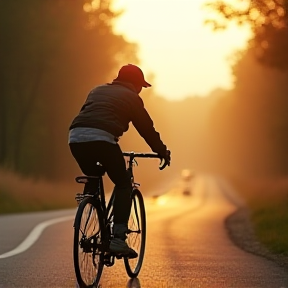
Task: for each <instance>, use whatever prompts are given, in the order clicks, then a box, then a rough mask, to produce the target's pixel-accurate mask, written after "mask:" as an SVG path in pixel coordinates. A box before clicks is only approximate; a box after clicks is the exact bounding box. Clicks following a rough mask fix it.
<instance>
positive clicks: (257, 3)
mask: <svg viewBox="0 0 288 288" xmlns="http://www.w3.org/2000/svg"><path fill="white" fill-rule="evenodd" d="M230 3H231V2H230ZM206 5H207V7H209V8H210V9H212V10H214V11H215V12H217V14H218V15H220V16H221V17H220V19H219V18H216V19H215V18H214V19H209V20H207V21H206V23H208V24H211V25H212V27H213V28H214V29H223V28H225V27H227V24H229V23H230V22H231V21H235V22H236V23H237V24H239V25H243V24H249V25H250V27H251V29H252V32H253V36H252V39H251V40H250V48H252V49H253V51H254V54H255V56H256V57H257V59H258V60H259V61H260V62H261V63H262V64H264V65H267V66H270V67H275V68H277V69H280V70H287V69H288V53H287V51H288V17H287V13H288V1H287V0H281V1H278V0H244V1H243V0H238V1H235V3H234V4H229V3H227V1H225V0H224V1H213V2H210V3H207V4H206Z"/></svg>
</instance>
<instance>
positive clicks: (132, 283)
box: [126, 278, 141, 288]
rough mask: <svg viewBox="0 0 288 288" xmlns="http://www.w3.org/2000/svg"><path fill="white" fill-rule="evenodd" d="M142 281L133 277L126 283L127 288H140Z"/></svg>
mask: <svg viewBox="0 0 288 288" xmlns="http://www.w3.org/2000/svg"><path fill="white" fill-rule="evenodd" d="M140 287H141V285H140V281H139V279H138V278H131V279H130V280H129V281H128V282H127V285H126V288H140Z"/></svg>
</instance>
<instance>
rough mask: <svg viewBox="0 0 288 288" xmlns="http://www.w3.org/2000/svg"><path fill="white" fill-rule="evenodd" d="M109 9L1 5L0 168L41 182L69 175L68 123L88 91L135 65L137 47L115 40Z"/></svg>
mask: <svg viewBox="0 0 288 288" xmlns="http://www.w3.org/2000/svg"><path fill="white" fill-rule="evenodd" d="M110 4H111V1H110V0H103V1H95V0H93V1H92V0H90V1H88V0H77V1H70V0H54V1H49V0H43V1H38V0H22V1H20V0H10V1H1V2H0V21H1V28H0V29H1V35H0V37H1V39H0V43H1V46H0V53H1V55H2V56H3V55H4V57H1V63H0V64H1V74H0V76H1V84H0V89H1V90H0V91H1V97H0V115H1V116H0V121H1V122H0V165H2V166H6V167H9V168H11V169H14V170H16V171H18V172H22V173H26V174H27V173H28V174H33V175H41V176H46V177H57V176H56V175H59V171H62V172H63V173H66V171H67V170H69V169H67V166H69V165H67V164H66V165H65V164H64V163H66V158H67V157H68V156H67V155H66V154H68V152H67V151H68V148H67V133H68V127H69V122H70V121H71V119H72V117H73V115H74V114H75V113H76V112H78V109H79V107H80V105H81V103H82V102H83V101H84V97H86V94H87V92H88V89H91V86H92V85H95V84H97V83H101V82H103V81H107V80H108V79H109V78H110V77H111V75H113V72H115V70H116V69H117V68H118V66H119V65H120V64H121V63H122V62H124V61H125V62H126V61H128V60H127V59H129V60H130V61H131V60H133V62H136V61H137V58H136V49H137V46H136V45H134V44H133V43H128V42H127V41H126V40H125V39H124V38H123V36H122V35H116V34H115V33H114V32H113V20H114V19H115V18H116V17H117V16H118V15H119V13H116V12H113V11H112V10H111V8H110ZM65 157H66V158H65ZM62 176H63V175H62Z"/></svg>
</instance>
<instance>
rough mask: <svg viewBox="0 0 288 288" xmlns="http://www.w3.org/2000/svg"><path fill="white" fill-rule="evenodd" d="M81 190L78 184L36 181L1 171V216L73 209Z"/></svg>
mask: <svg viewBox="0 0 288 288" xmlns="http://www.w3.org/2000/svg"><path fill="white" fill-rule="evenodd" d="M71 182H73V181H71ZM77 185H78V186H77ZM79 189H82V187H79V184H77V183H75V184H74V183H60V182H54V183H52V182H48V181H45V180H35V179H32V178H24V177H21V176H19V175H17V174H15V173H12V172H9V171H5V170H1V169H0V214H5V213H18V212H30V211H43V210H55V209H64V208H73V207H76V201H75V200H74V196H75V193H77V192H80V191H79Z"/></svg>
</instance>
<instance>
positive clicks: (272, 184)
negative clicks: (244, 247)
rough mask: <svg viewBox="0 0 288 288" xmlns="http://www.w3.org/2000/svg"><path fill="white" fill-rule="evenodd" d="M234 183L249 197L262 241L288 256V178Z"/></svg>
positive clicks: (272, 249)
mask: <svg viewBox="0 0 288 288" xmlns="http://www.w3.org/2000/svg"><path fill="white" fill-rule="evenodd" d="M232 184H234V186H235V188H236V189H237V191H238V193H239V194H240V195H241V196H243V198H244V199H245V200H246V203H247V206H248V208H249V209H250V211H251V222H252V225H253V227H254V230H255V233H256V237H257V238H258V240H259V241H260V242H261V243H263V244H264V245H265V246H266V247H267V248H268V249H269V250H270V251H272V252H273V253H276V254H281V255H284V256H288V178H282V179H262V180H250V181H239V180H237V181H235V180H234V181H232Z"/></svg>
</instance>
